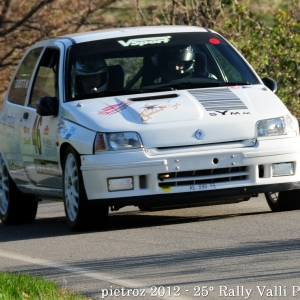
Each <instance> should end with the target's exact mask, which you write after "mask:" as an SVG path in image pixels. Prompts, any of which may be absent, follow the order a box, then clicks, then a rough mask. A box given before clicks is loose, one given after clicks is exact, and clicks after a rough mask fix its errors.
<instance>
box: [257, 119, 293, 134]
mask: <svg viewBox="0 0 300 300" xmlns="http://www.w3.org/2000/svg"><path fill="white" fill-rule="evenodd" d="M290 133H295V134H297V129H296V126H295V124H294V122H293V120H292V118H291V116H290V115H286V116H284V117H280V118H274V119H267V120H261V121H258V122H257V137H268V136H277V135H287V134H290Z"/></svg>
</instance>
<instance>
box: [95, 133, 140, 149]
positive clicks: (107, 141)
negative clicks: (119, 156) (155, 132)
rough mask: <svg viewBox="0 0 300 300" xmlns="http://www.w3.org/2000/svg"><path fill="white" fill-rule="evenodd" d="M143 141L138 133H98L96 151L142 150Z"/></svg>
mask: <svg viewBox="0 0 300 300" xmlns="http://www.w3.org/2000/svg"><path fill="white" fill-rule="evenodd" d="M142 147H143V145H142V141H141V138H140V136H139V135H138V134H137V133H136V132H116V133H97V134H96V138H95V142H94V151H95V152H99V151H103V150H127V149H136V148H142Z"/></svg>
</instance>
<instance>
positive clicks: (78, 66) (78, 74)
mask: <svg viewBox="0 0 300 300" xmlns="http://www.w3.org/2000/svg"><path fill="white" fill-rule="evenodd" d="M100 74H101V82H100V86H95V87H91V93H93V92H94V93H96V92H102V91H104V90H105V89H106V88H107V85H108V70H107V65H106V62H105V60H104V59H103V58H102V57H100V56H99V55H90V56H83V57H79V58H77V59H76V62H75V78H76V81H80V80H84V79H85V78H84V77H85V76H92V75H100ZM87 78H88V77H87Z"/></svg>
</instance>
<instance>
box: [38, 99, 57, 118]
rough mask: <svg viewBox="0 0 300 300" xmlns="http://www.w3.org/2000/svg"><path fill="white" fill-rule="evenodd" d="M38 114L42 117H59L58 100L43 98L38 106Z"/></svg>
mask: <svg viewBox="0 0 300 300" xmlns="http://www.w3.org/2000/svg"><path fill="white" fill-rule="evenodd" d="M36 112H37V113H38V115H40V116H55V117H56V116H57V115H58V99H57V98H56V97H42V98H40V99H39V100H38V102H37V104H36Z"/></svg>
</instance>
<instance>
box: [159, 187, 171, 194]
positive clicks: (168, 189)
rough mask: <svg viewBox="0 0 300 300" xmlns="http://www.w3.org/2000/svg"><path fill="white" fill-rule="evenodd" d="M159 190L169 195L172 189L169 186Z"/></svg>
mask: <svg viewBox="0 0 300 300" xmlns="http://www.w3.org/2000/svg"><path fill="white" fill-rule="evenodd" d="M161 190H162V191H163V192H164V193H169V192H171V190H172V187H171V186H164V187H161Z"/></svg>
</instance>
